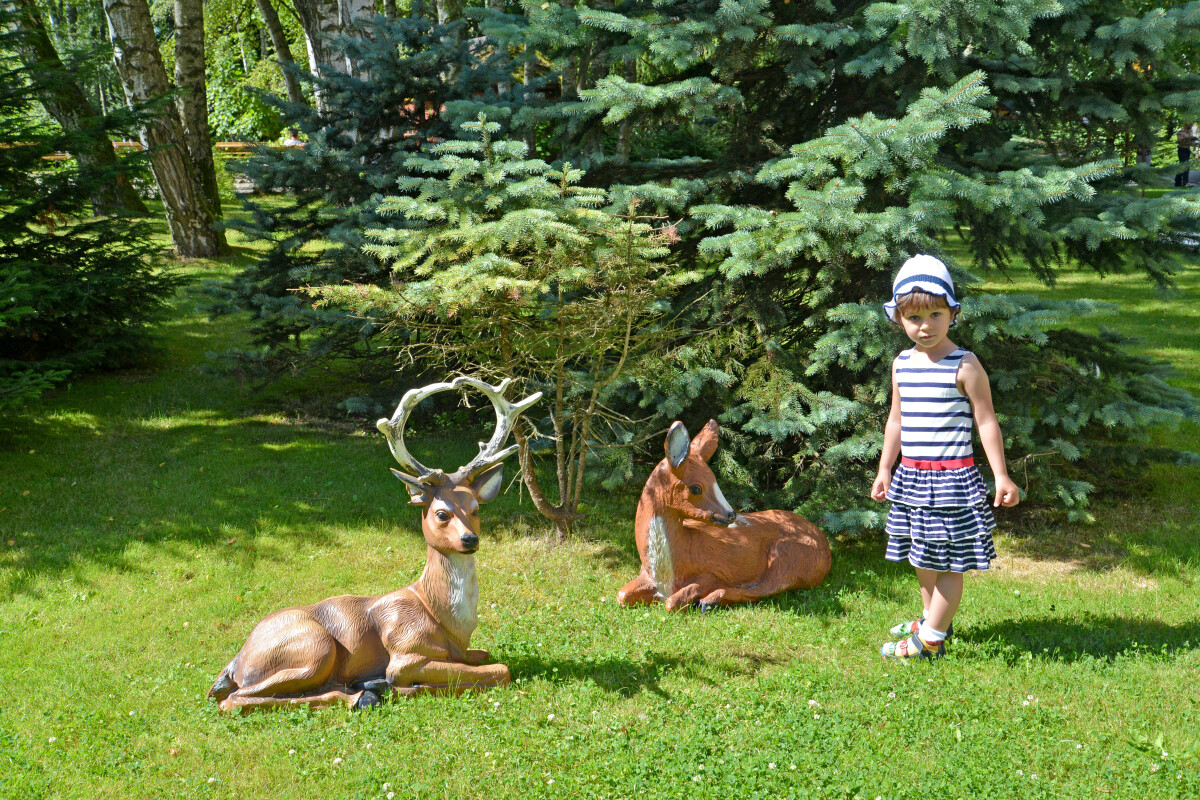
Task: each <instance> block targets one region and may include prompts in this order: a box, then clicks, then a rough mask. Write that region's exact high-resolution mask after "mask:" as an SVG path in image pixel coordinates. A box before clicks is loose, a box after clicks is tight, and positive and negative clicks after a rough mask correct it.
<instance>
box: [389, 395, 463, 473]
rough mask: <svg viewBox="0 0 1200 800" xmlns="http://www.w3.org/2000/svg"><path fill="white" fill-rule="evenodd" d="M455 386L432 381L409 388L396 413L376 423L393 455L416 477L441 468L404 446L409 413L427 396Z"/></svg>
mask: <svg viewBox="0 0 1200 800" xmlns="http://www.w3.org/2000/svg"><path fill="white" fill-rule="evenodd" d="M453 388H455V385H454V384H453V383H431V384H429V385H428V386H422V387H421V388H419V389H409V390H408V391H407V392H405V393H404V397H401V398H400V405H398V406H396V413H394V414H392V418H391V419H381V420H379V421H378V422H376V423H375V427H376V428H378V429H379V431H380V433H382V434H383V435H384V437H385V438H386V439H387V442H388V449H389V450H391V451H392V456H394V457H395V459H396V461H398V462H399V463H400V466H402V467H404V469H405V470H407V471H408V472H411V473H412V474H413V477H415V478H424V477H427V476H429V475H432V474H433V473H434V472H440V471H441V470H432V469H430V468H429V467H427V466H425V465H424V464H422V463H421V462H420V461H417V460H416V459H415V458H413V457H412V455H411V454H410V453H409V452H408V448H407V447H405V446H404V424H405V423H406V422H408V415H409V414H411V413H412V410H413V409H414V408H416V407H417V406H418V405H419V404H420V402H421V401H422V400H424V399H425V398H426V397H429V396H430V395H434V394H437V393H438V392H446V391H449V390H450V389H453Z"/></svg>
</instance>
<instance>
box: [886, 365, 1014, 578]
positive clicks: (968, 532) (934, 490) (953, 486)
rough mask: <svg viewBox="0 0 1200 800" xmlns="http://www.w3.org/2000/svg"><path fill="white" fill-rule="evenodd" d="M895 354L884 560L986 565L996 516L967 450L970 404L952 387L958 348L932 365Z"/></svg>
mask: <svg viewBox="0 0 1200 800" xmlns="http://www.w3.org/2000/svg"><path fill="white" fill-rule="evenodd" d="M913 352H914V351H913V350H905V351H904V352H903V353H901V354H900V355H898V356H896V362H895V373H896V385H897V387H898V389H899V392H900V466H899V467H898V468H897V469H896V474H895V475H894V476H893V477H892V484H891V486H890V487H889V488H888V492H887V498H888V499H889V500H891V501H892V508H891V510H890V511H888V518H887V532H888V546H887V559H888V560H889V561H908V562H909V563H910V564H912V565H913V566H914V567H921V568H922V569H930V570H935V571H937V572H966V571H967V570H971V569H987V568H988V567H989V566H990V564H991V560H992V559H994V558H995V557H996V547H995V545H994V544H993V543H992V531H993V530H995V528H996V519H995V517H994V516H992V509H991V507H990V506H989V505H988V491H987V486H985V485H984V483H983V477H982V476H981V475H980V474H979V469H978V468H977V467H976V466H975V458H974V452H973V450H972V447H971V431H972V429H973V427H974V417H973V415H972V412H971V401H970V399H969V398H968V397H967V396H966V395H964V394H963V393H962V392H960V391H959V389H958V366H959V364H961V363H962V359H963V356H965V355H967V351H966V350H963V349H962V348H961V347H960V348H959V349H957V350H955V351H954V352H953V353H951V354H950V355H948V356H946V357H944V358H943V359H942V360H941V361H938V362H936V363H933V364H930V363H929V362H928V361H926V360H924V359H922V360H921V361H920V362H918V361H916V360H915V359H914V358H913Z"/></svg>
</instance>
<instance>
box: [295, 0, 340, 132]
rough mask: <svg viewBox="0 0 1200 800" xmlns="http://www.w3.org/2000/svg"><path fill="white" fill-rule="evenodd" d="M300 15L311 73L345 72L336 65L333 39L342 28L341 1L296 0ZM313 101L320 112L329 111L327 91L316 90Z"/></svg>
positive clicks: (315, 87)
mask: <svg viewBox="0 0 1200 800" xmlns="http://www.w3.org/2000/svg"><path fill="white" fill-rule="evenodd" d="M294 5H295V8H296V15H297V16H298V17H299V18H300V27H301V28H303V29H304V45H305V47H306V48H307V49H308V69H309V72H311V73H312V74H314V75H328V74H329V73H330V71H334V72H341V70H339V69H338V68H337V66H336V65H335V62H336V61H337V60H338V59H337V58H336V56H335V55H334V53H333V42H332V41H331V39H332V37H334V36H336V35H337V34H338V33H339V31H340V29H339V27H338V12H339V9H338V0H295V2H294ZM313 100H314V101H316V104H317V111H320V112H322V113H323V112H324V111H325V97H324V90H323V89H322V88H321V87H320V86H314V87H313Z"/></svg>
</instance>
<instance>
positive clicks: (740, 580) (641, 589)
mask: <svg viewBox="0 0 1200 800" xmlns="http://www.w3.org/2000/svg"><path fill="white" fill-rule="evenodd" d="M717 433H718V429H717V422H716V420H709V421H708V424H707V425H705V426H704V428H703V429H702V430H701V431H700V433H699V434H697V435H696V438H695V439H691V438H690V437H689V436H688V432H687V428H685V427H684V426H683V423H682V422H675V423H674V424H672V425H671V428H670V430H669V431H667V439H666V443H665V446H666V451H667V457H666V458H664V459H663V460H662V461H661V462H659V464H658V466H657V467H655V468H654V471H653V472H651V473H650V479H649V480H648V481H646V488H645V489H644V490H643V491H642V499H641V501H640V502H639V503H638V508H637V518H636V522H635V530H634V537H635V538H636V540H637V549H638V555H639V556H641V559H642V570H641V572H640V573H638V576H637V577H636V578H634V579H633V580H632V581H630V582H629V583H627V584H626V585H625V587H624V588H623V589H621V591H620V592H618V593H617V599H618V600H619V601H620V602H621V605H625V606H629V605H636V604H639V603H653V602H655V601H656V600H659V599H661V600H663V601H665V603H666V606H667V609H668V610H672V611H674V610H676V609H684V608H690V607H691V606H692V605H693V604H695V605H697V606H698V607H699V608H700V610H701V611H707V610H708V609H710V608H713V607H715V606H724V605H729V604H730V603H744V602H747V601H750V600H758V599H760V598H763V597H767V596H769V595H773V594H777V593H779V592H784V591H787V590H789V589H811V588H812V587H814V586H817V585H819V584H820V583H821V581H823V580H824V579H825V576H826V575H828V574H829V566H830V560H831V558H830V553H829V542H828V541H826V539H825V535H824V534H823V533H821V529H820V528H818V527H817V526H816V525H813V524H812V523H811V522H809V521H808V520H806V519H804V518H803V517H801V516H798V515H796V514H793V513H791V512H790V511H778V510H772V511H755V512H751V513H747V514H738V513H736V512H734V510H733V509H732V508H731V507H730V506H729V503H728V502H727V501H726V500H725V497H724V495H722V494H721V487H720V486H718V485H717V478H716V476H715V475H713V471H712V469H710V468H709V466H708V460H709V459H710V458H712V455H713V453H715V452H716V450H717Z"/></svg>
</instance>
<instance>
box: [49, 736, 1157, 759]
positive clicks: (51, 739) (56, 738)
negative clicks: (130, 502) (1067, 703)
mask: <svg viewBox="0 0 1200 800" xmlns="http://www.w3.org/2000/svg"><path fill="white" fill-rule="evenodd" d="M57 741H58V737H57V736H51V737H50V744H54V743H55V742H57ZM1164 758H1165V756H1164Z"/></svg>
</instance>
